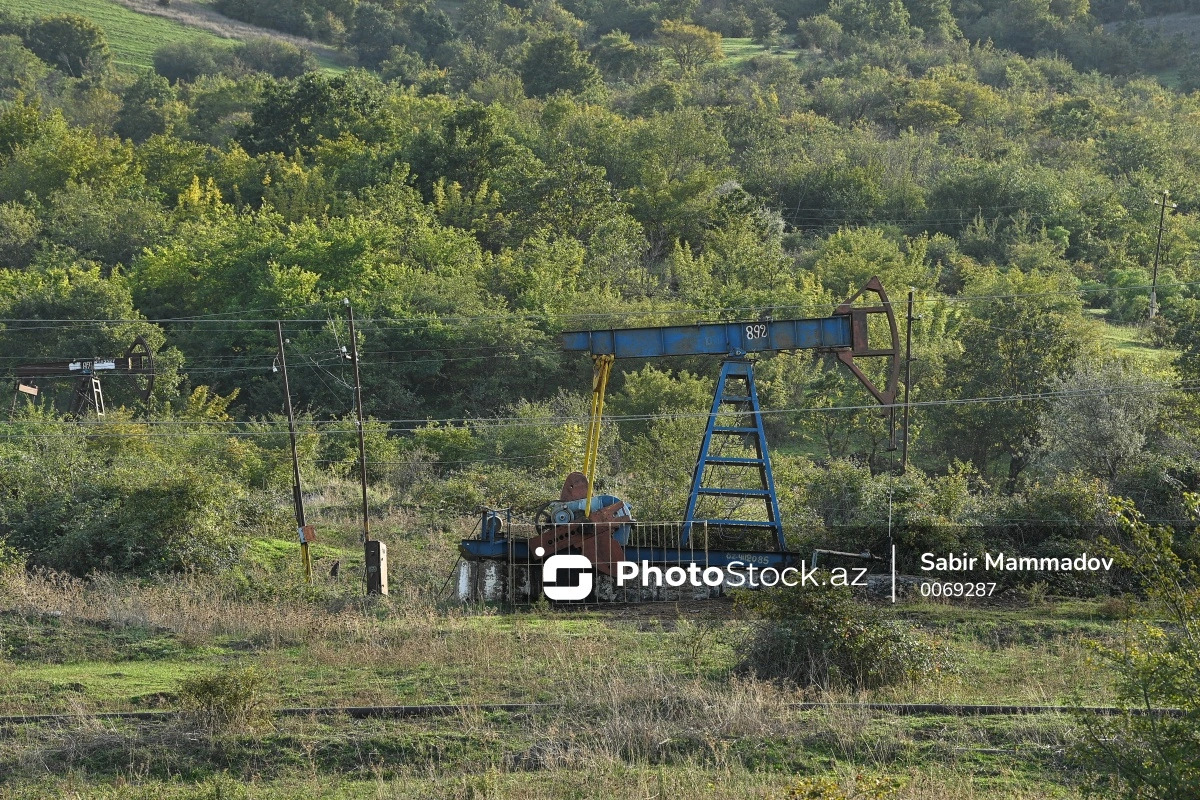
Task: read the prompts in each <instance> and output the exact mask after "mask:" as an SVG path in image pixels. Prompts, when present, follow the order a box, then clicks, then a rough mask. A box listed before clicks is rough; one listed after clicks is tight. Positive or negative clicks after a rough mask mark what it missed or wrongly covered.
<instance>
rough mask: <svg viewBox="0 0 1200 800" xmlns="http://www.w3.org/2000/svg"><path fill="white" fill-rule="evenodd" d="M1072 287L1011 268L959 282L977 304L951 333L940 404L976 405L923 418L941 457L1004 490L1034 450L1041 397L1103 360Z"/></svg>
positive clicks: (1045, 404)
mask: <svg viewBox="0 0 1200 800" xmlns="http://www.w3.org/2000/svg"><path fill="white" fill-rule="evenodd" d="M1076 288H1077V286H1076V283H1075V281H1074V280H1073V279H1071V278H1069V277H1067V276H1065V275H1062V274H1044V273H1040V272H1036V271H1035V272H1030V273H1025V272H1022V271H1021V270H1020V269H1017V268H1015V267H1013V268H1010V269H1008V270H1007V271H1004V272H1001V271H1000V270H997V269H981V270H977V271H975V272H974V273H973V274H972V275H971V276H970V277H969V278H968V280H967V282H966V287H965V289H964V294H965V295H967V296H970V297H978V298H979V299H978V300H971V301H970V302H969V304H967V306H966V309H967V316H966V318H965V319H963V320H962V321H961V323H960V325H959V328H958V331H957V337H958V340H959V342H960V345H961V347H962V351H961V352H960V353H959V354H958V355H957V356H953V357H951V358H949V359H948V361H947V364H946V385H945V389H944V391H945V392H946V393H947V394H946V397H947V398H948V399H949V398H954V399H959V400H976V399H981V400H983V402H970V403H964V404H962V405H957V406H949V407H942V408H935V409H931V410H930V412H929V413H930V415H931V416H933V417H934V418H935V419H936V420H937V423H938V428H939V431H940V434H941V436H942V437H943V441H942V446H943V448H944V452H945V453H946V454H947V455H948V456H951V457H958V458H964V459H968V460H970V461H972V462H973V463H974V464H975V465H976V467H978V468H979V470H980V471H981V472H988V471H991V470H995V469H997V468H999V470H1000V471H1001V474H1003V475H1004V476H1005V477H1006V479H1007V485H1008V487H1009V489H1013V488H1015V486H1016V481H1017V478H1018V477H1019V476H1020V474H1021V472H1022V470H1024V469H1025V467H1026V466H1027V465H1028V464H1029V462H1030V458H1031V456H1032V454H1033V452H1034V451H1035V450H1036V448H1037V446H1038V444H1039V442H1038V422H1039V419H1040V418H1041V417H1042V415H1043V414H1045V413H1046V412H1047V409H1048V408H1049V399H1048V398H1046V397H1043V396H1042V395H1044V394H1045V393H1046V392H1047V391H1049V390H1050V387H1051V386H1052V385H1053V382H1054V381H1055V379H1056V378H1057V377H1058V376H1060V375H1064V374H1069V373H1070V372H1071V371H1072V370H1073V369H1074V366H1075V364H1076V363H1077V362H1079V361H1081V360H1083V361H1086V360H1088V359H1094V360H1099V359H1100V357H1101V356H1102V355H1103V353H1104V347H1103V344H1102V341H1101V339H1100V336H1099V333H1098V331H1097V330H1096V328H1095V324H1094V323H1091V322H1089V321H1088V320H1086V319H1085V318H1084V316H1083V306H1082V303H1081V302H1080V299H1079V296H1078V295H1077V294H1074V293H1073V290H1074V289H1076ZM989 398H1011V399H997V400H991V399H989Z"/></svg>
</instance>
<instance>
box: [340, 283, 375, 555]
mask: <svg viewBox="0 0 1200 800" xmlns="http://www.w3.org/2000/svg"><path fill="white" fill-rule="evenodd" d="M342 303H343V304H344V305H345V306H346V310H347V311H348V312H349V314H350V360H351V361H353V362H354V412H355V414H356V416H357V420H356V421H357V424H358V477H359V481H360V483H361V484H362V530H363V532H362V540H363V542H369V541H371V520H370V518H368V516H367V441H366V439H365V438H364V435H363V405H362V378H361V377H360V375H359V372H358V336H357V335H356V334H355V332H354V306H352V305H350V298H346V299H345V300H343V301H342Z"/></svg>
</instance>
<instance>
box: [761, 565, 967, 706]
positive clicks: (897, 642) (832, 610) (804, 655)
mask: <svg viewBox="0 0 1200 800" xmlns="http://www.w3.org/2000/svg"><path fill="white" fill-rule="evenodd" d="M821 580H827V578H822V579H821ZM738 600H739V603H740V604H742V605H743V606H745V607H749V609H750V610H751V611H752V613H753V614H754V615H755V616H757V617H758V619H757V621H756V623H755V625H754V626H753V629H752V631H751V634H750V635H749V636H748V637H747V638H746V639H745V640H744V641H743V642H742V643H741V644H739V646H738V648H739V650H740V655H741V658H742V661H741V668H742V669H743V670H744V671H746V672H753V673H754V674H755V675H758V676H759V677H762V678H770V679H782V680H786V681H791V682H793V683H795V684H797V685H799V686H819V687H822V688H829V687H831V686H844V687H849V688H855V689H871V688H876V687H879V686H887V685H891V684H896V683H902V682H905V681H909V682H918V681H922V680H925V679H927V678H929V677H932V676H933V675H934V674H936V673H938V672H940V671H945V670H946V669H947V668H948V667H949V666H950V662H949V659H948V654H947V653H946V651H945V650H944V649H943V648H942V647H940V646H939V645H937V644H936V643H933V642H930V641H928V640H926V639H925V638H924V637H922V636H920V635H919V634H917V633H916V632H915V631H913V630H912V629H911V628H910V627H908V626H906V625H905V624H903V623H901V622H899V621H897V620H891V619H888V618H887V617H886V616H885V614H884V612H883V611H881V610H880V609H878V608H875V607H873V606H870V605H867V604H865V603H859V602H857V601H856V600H855V599H854V597H853V596H852V595H851V592H850V589H849V588H848V587H845V586H834V585H818V586H796V587H778V588H775V589H764V590H759V591H753V592H752V591H747V592H744V593H742V594H740V595H739V598H738Z"/></svg>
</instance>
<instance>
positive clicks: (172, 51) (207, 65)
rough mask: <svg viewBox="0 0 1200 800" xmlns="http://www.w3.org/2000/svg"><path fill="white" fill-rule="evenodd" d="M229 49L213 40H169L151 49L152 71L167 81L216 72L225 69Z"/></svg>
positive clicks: (192, 79)
mask: <svg viewBox="0 0 1200 800" xmlns="http://www.w3.org/2000/svg"><path fill="white" fill-rule="evenodd" d="M230 57H231V56H230V49H229V48H228V47H225V46H224V45H220V44H217V43H215V42H207V41H203V40H199V39H197V40H185V41H181V42H171V43H169V44H165V45H163V46H162V47H160V48H158V49H157V50H155V51H154V71H155V72H157V73H158V74H159V75H162V76H163V77H164V78H166V79H167V80H169V81H171V83H178V82H179V81H187V82H188V83H191V82H192V81H194V80H196V79H197V78H199V77H200V76H201V75H217V74H219V73H222V72H225V71H227V70H228V69H229V62H230Z"/></svg>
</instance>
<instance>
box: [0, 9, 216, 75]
mask: <svg viewBox="0 0 1200 800" xmlns="http://www.w3.org/2000/svg"><path fill="white" fill-rule="evenodd" d="M0 8H5V9H8V10H10V11H15V12H17V13H20V14H22V15H25V16H29V17H38V16H44V15H48V14H63V13H69V14H79V15H80V16H83V17H87V18H88V19H90V20H92V21H93V22H95V23H96V24H97V25H99V26H100V27H101V28H103V29H104V34H105V36H107V37H108V44H109V47H110V48H111V49H112V53H113V60H114V61H115V63H116V65H117V66H118V67H119V68H122V69H145V68H147V67H149V66H151V59H152V58H153V56H154V51H155V50H157V49H158V48H159V47H162V46H163V45H164V44H167V43H169V42H177V41H181V40H188V39H208V40H211V41H215V42H226V41H228V40H227V39H221V38H220V37H218V36H215V35H214V34H211V33H208V32H206V31H202V30H198V29H196V28H189V27H187V26H186V25H180V24H179V23H177V22H172V21H171V20H168V19H163V18H162V17H154V16H149V15H147V14H139V13H137V12H136V11H131V10H130V9H128V8H126V7H125V6H122V5H119V4H118V3H116V2H113V1H112V0H0Z"/></svg>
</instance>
